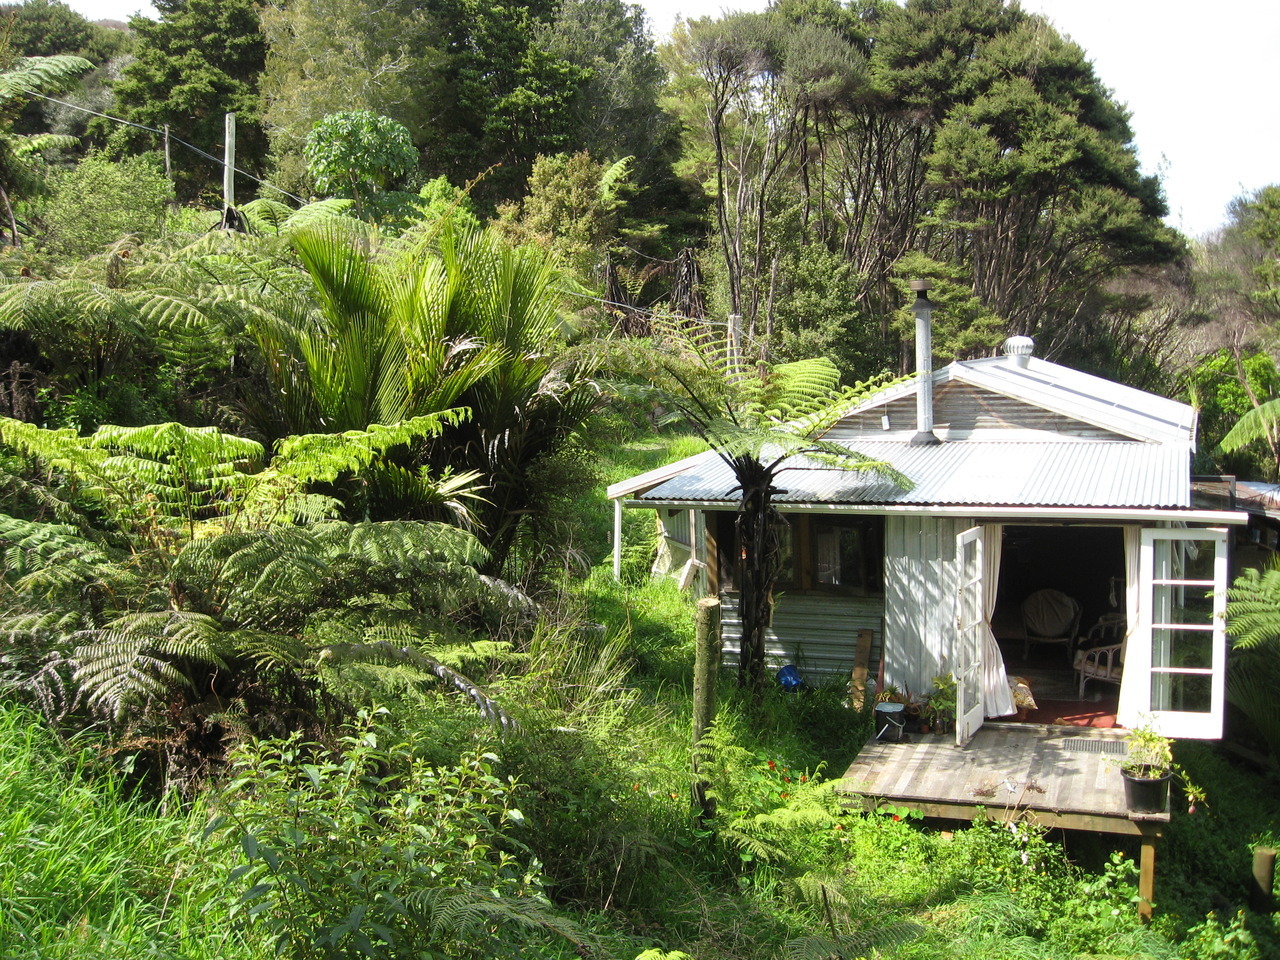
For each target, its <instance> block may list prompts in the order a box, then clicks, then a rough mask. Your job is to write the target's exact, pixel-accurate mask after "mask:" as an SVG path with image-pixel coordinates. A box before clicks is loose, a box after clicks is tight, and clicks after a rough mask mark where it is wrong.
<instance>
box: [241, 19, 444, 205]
mask: <svg viewBox="0 0 1280 960" xmlns="http://www.w3.org/2000/svg"><path fill="white" fill-rule="evenodd" d="M261 16H262V31H263V34H264V35H265V36H266V39H267V58H266V69H265V72H264V74H263V77H262V95H263V99H264V101H265V108H264V114H263V118H264V123H265V125H266V128H267V132H268V134H269V136H270V139H271V155H272V163H273V165H274V167H275V169H276V175H277V176H278V177H279V178H280V179H281V181H282V183H281V185H282V186H285V187H287V188H288V189H291V190H309V189H310V187H311V184H310V182H309V180H308V178H307V176H306V165H305V161H304V160H303V157H302V151H303V145H304V144H305V142H306V139H307V135H308V134H309V133H310V132H311V129H312V128H313V127H314V126H315V124H316V123H317V122H319V121H320V120H321V119H323V118H324V117H325V116H327V115H328V114H332V113H338V112H341V111H348V110H369V111H371V112H373V113H376V114H379V115H382V116H387V117H391V118H392V119H394V120H397V121H399V122H400V123H402V124H404V126H405V127H406V128H407V129H408V130H409V134H410V137H411V139H412V140H413V142H414V145H415V146H417V147H419V148H421V147H422V146H423V144H424V143H425V142H426V140H427V139H428V136H429V131H428V128H429V126H430V124H431V123H432V121H433V118H434V114H435V111H436V109H437V107H436V105H437V104H438V103H439V102H440V100H441V97H442V96H443V92H442V90H441V79H440V77H439V67H440V63H441V62H442V60H443V58H444V53H443V52H442V51H441V50H440V49H439V46H438V44H439V36H438V31H437V30H436V29H435V28H434V26H433V23H434V21H433V20H432V18H431V17H430V16H429V15H428V13H427V11H426V9H425V8H424V7H423V6H422V5H421V4H418V3H414V2H411V0H400V2H395V3H386V2H383V0H349V2H348V0H288V2H285V0H276V2H272V3H268V4H265V5H264V6H263V7H262V12H261Z"/></svg>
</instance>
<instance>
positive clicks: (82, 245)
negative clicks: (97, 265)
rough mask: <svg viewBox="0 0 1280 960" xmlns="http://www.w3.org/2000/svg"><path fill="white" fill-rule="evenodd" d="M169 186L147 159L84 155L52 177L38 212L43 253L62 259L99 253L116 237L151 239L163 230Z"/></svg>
mask: <svg viewBox="0 0 1280 960" xmlns="http://www.w3.org/2000/svg"><path fill="white" fill-rule="evenodd" d="M172 202H173V184H172V183H171V182H170V181H169V180H168V179H167V178H166V177H165V175H164V172H163V170H161V169H160V167H159V166H158V165H157V164H156V162H155V161H154V159H153V158H151V157H148V156H137V157H128V158H126V159H124V160H121V161H119V162H116V161H113V160H106V159H103V158H102V157H97V156H89V157H86V158H85V159H84V160H82V161H81V162H80V163H79V164H78V165H77V166H75V167H73V168H72V169H70V170H67V171H65V172H63V173H60V174H58V175H57V176H56V177H55V178H54V181H53V192H52V195H51V196H50V198H49V201H48V203H47V204H46V206H45V209H44V222H45V229H46V231H47V233H46V240H47V242H48V245H49V248H50V249H51V250H52V251H53V252H54V253H56V254H58V255H59V256H62V257H66V258H68V259H76V260H78V259H83V258H85V257H89V256H92V255H93V254H95V253H101V252H102V251H104V250H106V249H107V248H108V247H109V246H111V244H113V243H115V242H116V241H117V240H119V239H120V238H121V237H127V236H137V237H140V238H141V239H143V240H152V239H155V238H157V237H159V236H160V235H161V233H162V232H163V228H164V221H165V209H166V206H167V205H168V204H169V203H172Z"/></svg>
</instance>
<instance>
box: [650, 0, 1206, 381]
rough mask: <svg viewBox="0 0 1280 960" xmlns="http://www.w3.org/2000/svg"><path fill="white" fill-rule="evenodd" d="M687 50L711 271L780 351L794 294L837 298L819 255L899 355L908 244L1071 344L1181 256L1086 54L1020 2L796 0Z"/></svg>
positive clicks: (994, 306)
mask: <svg viewBox="0 0 1280 960" xmlns="http://www.w3.org/2000/svg"><path fill="white" fill-rule="evenodd" d="M666 56H667V62H668V64H669V65H670V69H671V72H672V76H673V78H674V81H673V88H672V94H671V96H669V97H668V100H667V102H668V104H670V106H671V108H672V109H673V110H675V111H678V112H679V113H680V115H681V117H682V119H683V120H684V121H685V131H686V152H685V157H684V159H683V160H682V165H683V168H684V169H685V170H686V171H688V172H689V173H691V174H693V175H695V176H698V177H699V179H700V180H701V181H702V182H703V183H704V184H706V185H707V188H708V189H709V191H711V192H712V194H713V196H714V197H715V204H716V215H717V222H716V233H717V237H716V244H715V251H716V257H715V258H714V262H713V264H712V267H713V269H712V270H711V271H709V272H710V273H712V274H713V275H716V274H718V275H719V277H720V279H721V283H722V288H723V289H722V303H723V308H724V309H725V311H726V312H729V313H733V314H740V315H741V316H742V318H743V325H744V328H745V332H746V334H747V335H748V336H749V335H750V333H751V332H752V331H753V330H754V332H755V334H756V335H757V336H758V337H760V338H761V343H762V345H763V347H762V349H764V350H766V351H767V349H768V348H769V347H768V345H769V344H770V343H772V342H773V341H775V340H778V341H782V342H786V340H787V339H789V338H790V331H788V332H787V333H786V334H783V335H780V336H778V335H774V336H771V334H773V333H775V331H776V325H777V321H778V312H779V311H778V307H777V304H778V303H780V302H782V301H785V300H787V299H788V298H790V297H792V296H793V294H794V293H795V292H796V290H797V289H799V290H801V291H803V292H804V295H805V296H815V295H816V296H819V297H821V293H820V292H815V291H813V290H812V288H806V285H807V284H811V283H812V275H811V274H810V276H809V278H808V279H805V278H804V277H803V276H801V277H797V275H796V273H795V270H794V267H795V266H796V265H797V264H799V263H802V262H804V261H806V260H807V261H809V262H812V261H814V260H818V259H820V258H821V257H820V253H819V251H820V250H825V251H826V252H828V253H829V254H832V255H836V256H839V257H840V258H842V259H843V260H844V261H846V262H847V263H848V264H849V266H850V269H849V271H848V272H847V273H835V272H833V277H835V276H838V277H839V283H840V285H841V287H842V291H841V294H842V296H843V297H844V298H845V299H846V301H847V302H849V304H850V315H849V321H850V322H851V323H853V325H854V327H855V329H857V330H859V331H862V330H866V329H867V326H868V322H869V321H871V320H875V321H878V322H879V323H880V336H881V338H882V343H883V344H884V348H883V349H880V350H875V351H869V352H868V351H862V354H863V356H866V357H867V360H872V359H873V358H874V357H876V356H879V357H888V356H892V355H893V353H894V352H896V342H895V341H896V339H897V329H896V326H895V324H893V323H891V322H890V320H891V318H892V316H893V314H894V311H895V309H896V306H897V304H898V302H899V297H898V293H897V290H896V284H897V281H896V277H897V275H899V274H900V273H901V271H902V264H903V263H904V258H907V257H909V256H914V257H917V258H918V257H924V258H926V259H927V260H928V261H930V262H933V263H935V264H937V265H938V272H939V278H941V277H942V276H947V277H948V278H949V279H954V278H955V277H957V276H959V275H963V276H964V278H965V280H964V282H965V283H967V284H969V285H970V286H971V288H972V290H973V292H974V294H975V295H976V297H977V298H978V300H979V301H980V303H981V305H982V306H983V308H984V309H985V310H987V311H990V312H992V313H993V314H995V315H996V316H999V317H1000V318H1001V320H1002V321H1003V325H1004V329H1005V331H1006V332H1009V333H1013V332H1024V333H1038V334H1040V335H1041V336H1042V337H1043V338H1044V342H1045V347H1046V349H1045V352H1046V353H1049V354H1052V353H1054V352H1056V351H1057V350H1060V349H1061V348H1062V346H1063V344H1064V343H1065V342H1066V341H1067V338H1066V337H1065V336H1064V331H1067V330H1069V329H1070V327H1071V325H1072V323H1073V322H1074V319H1075V317H1076V316H1077V312H1078V311H1079V310H1080V308H1081V305H1082V303H1084V302H1085V301H1086V300H1087V298H1088V297H1090V296H1091V294H1092V293H1093V292H1094V291H1096V290H1097V289H1098V288H1099V286H1100V285H1101V284H1103V283H1104V282H1105V281H1107V280H1108V279H1110V278H1112V277H1114V276H1116V275H1118V274H1119V273H1121V272H1123V271H1125V270H1128V269H1131V268H1134V267H1145V266H1148V265H1157V264H1161V263H1165V262H1168V261H1170V260H1172V259H1174V258H1176V257H1177V256H1178V255H1179V254H1180V253H1181V251H1182V248H1181V244H1180V241H1179V240H1178V238H1177V237H1176V235H1175V234H1174V233H1173V232H1172V231H1171V230H1169V229H1167V228H1165V227H1164V226H1163V225H1162V224H1161V223H1160V219H1159V218H1160V216H1161V215H1162V214H1163V212H1164V207H1163V202H1162V200H1161V197H1160V193H1159V186H1158V184H1157V183H1156V181H1155V180H1154V179H1152V178H1145V177H1143V176H1141V175H1140V173H1139V171H1138V167H1137V161H1136V157H1135V155H1134V151H1133V148H1132V145H1131V143H1130V139H1131V134H1130V131H1129V127H1128V124H1127V118H1126V116H1125V114H1124V112H1123V110H1122V109H1121V108H1120V107H1119V106H1117V105H1116V104H1115V103H1114V101H1112V100H1111V98H1110V97H1109V95H1108V94H1107V91H1106V89H1105V88H1104V87H1103V86H1102V85H1101V83H1100V82H1099V81H1098V79H1097V77H1096V76H1095V75H1094V73H1093V69H1092V66H1091V65H1090V64H1089V63H1088V61H1087V60H1086V59H1085V56H1084V53H1083V51H1081V50H1080V48H1079V47H1077V46H1075V45H1074V44H1071V43H1068V42H1066V41H1065V40H1063V39H1062V38H1061V37H1059V36H1058V34H1057V33H1056V32H1055V31H1054V30H1053V29H1052V27H1050V26H1049V25H1048V24H1047V23H1046V22H1045V21H1044V20H1043V19H1042V18H1039V17H1035V16H1032V15H1029V14H1027V13H1025V12H1023V11H1022V10H1021V9H1020V8H1019V7H1017V6H1016V5H1013V4H1008V3H1006V2H1004V0H909V2H907V3H906V4H905V5H904V6H897V5H894V4H887V3H882V2H877V0H866V2H859V3H855V4H852V5H850V6H848V7H846V6H842V5H841V4H838V3H836V2H834V0H830V2H828V0H805V2H800V0H794V2H791V0H788V2H783V3H779V4H777V5H775V6H774V7H772V8H770V10H769V11H768V12H766V13H764V14H752V15H741V14H739V15H732V16H728V17H725V18H723V19H721V20H719V21H695V22H693V23H691V24H690V25H689V27H688V30H687V32H686V33H685V34H683V35H681V34H677V36H676V39H675V42H674V43H673V45H672V47H671V48H669V49H668V50H667V53H666ZM806 247H807V248H809V250H810V253H809V254H808V255H807V256H805V257H798V256H797V252H798V251H800V250H803V249H805V248H806ZM922 262H923V261H922ZM797 282H799V283H800V286H799V287H798V288H797V286H796V285H797ZM828 329H829V330H830V332H829V333H826V334H824V336H825V337H828V338H830V339H829V340H828V346H829V348H830V351H831V352H832V353H833V354H834V355H837V356H839V355H843V356H847V357H851V358H852V357H853V356H855V355H856V351H854V350H853V349H851V348H850V347H849V346H848V344H841V343H839V341H838V338H839V333H838V332H837V331H836V330H835V329H831V328H828ZM954 342H955V343H956V344H960V343H963V342H964V338H963V337H958V338H956V339H955V341H954ZM868 354H869V355H868ZM849 372H850V373H852V374H855V375H856V374H857V373H858V372H862V373H865V372H868V371H866V370H865V369H864V370H862V371H857V370H852V371H849Z"/></svg>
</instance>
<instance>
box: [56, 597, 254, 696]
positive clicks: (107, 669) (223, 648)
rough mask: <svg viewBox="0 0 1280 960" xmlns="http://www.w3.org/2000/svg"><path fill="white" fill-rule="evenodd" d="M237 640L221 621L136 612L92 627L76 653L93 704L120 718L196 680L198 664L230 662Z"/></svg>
mask: <svg viewBox="0 0 1280 960" xmlns="http://www.w3.org/2000/svg"><path fill="white" fill-rule="evenodd" d="M234 652H235V648H234V644H233V642H232V640H231V638H229V637H228V636H227V635H226V633H225V632H224V631H223V630H222V628H221V626H220V625H219V623H218V622H217V621H216V620H214V619H213V618H212V617H209V616H206V615H204V614H199V613H182V612H179V611H173V610H164V611H158V612H145V613H131V614H127V615H125V616H124V617H121V618H120V619H119V620H117V621H115V622H114V623H112V624H111V625H110V626H108V627H107V628H105V629H103V630H98V631H92V632H90V633H89V634H88V635H87V636H85V637H84V642H83V643H81V644H80V645H79V646H77V647H76V649H75V651H74V653H73V654H72V659H73V661H74V662H75V665H76V668H75V675H74V676H75V681H76V683H78V684H79V685H80V687H81V689H82V690H83V691H84V693H85V695H86V699H87V702H88V704H89V706H91V707H93V708H94V709H96V710H99V711H101V712H102V713H105V714H106V715H108V716H110V717H113V718H115V719H117V720H118V719H121V718H122V717H123V716H124V714H125V712H126V711H127V710H129V709H130V708H136V707H141V706H144V705H146V704H147V703H148V702H149V701H152V700H164V699H165V698H166V697H167V696H168V695H169V694H170V692H171V691H172V689H173V688H174V687H192V686H193V685H194V675H193V673H192V669H193V668H199V667H212V668H216V669H226V668H227V658H228V657H229V656H231V655H232V654H233V653H234Z"/></svg>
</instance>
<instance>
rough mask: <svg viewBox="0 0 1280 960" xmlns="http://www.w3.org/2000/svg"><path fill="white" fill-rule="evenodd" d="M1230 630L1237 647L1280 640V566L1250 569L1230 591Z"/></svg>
mask: <svg viewBox="0 0 1280 960" xmlns="http://www.w3.org/2000/svg"><path fill="white" fill-rule="evenodd" d="M1227 600H1228V602H1227V632H1229V633H1230V634H1231V635H1232V636H1233V637H1235V645H1236V646H1237V647H1243V648H1246V649H1247V648H1251V647H1258V646H1261V645H1263V644H1271V643H1276V642H1277V641H1280V565H1272V566H1271V567H1270V568H1268V569H1267V570H1266V571H1265V572H1261V573H1260V572H1259V571H1257V570H1254V569H1246V570H1245V571H1244V572H1243V573H1241V574H1240V576H1239V577H1237V578H1236V580H1235V583H1234V584H1232V586H1231V588H1230V589H1229V590H1227Z"/></svg>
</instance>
